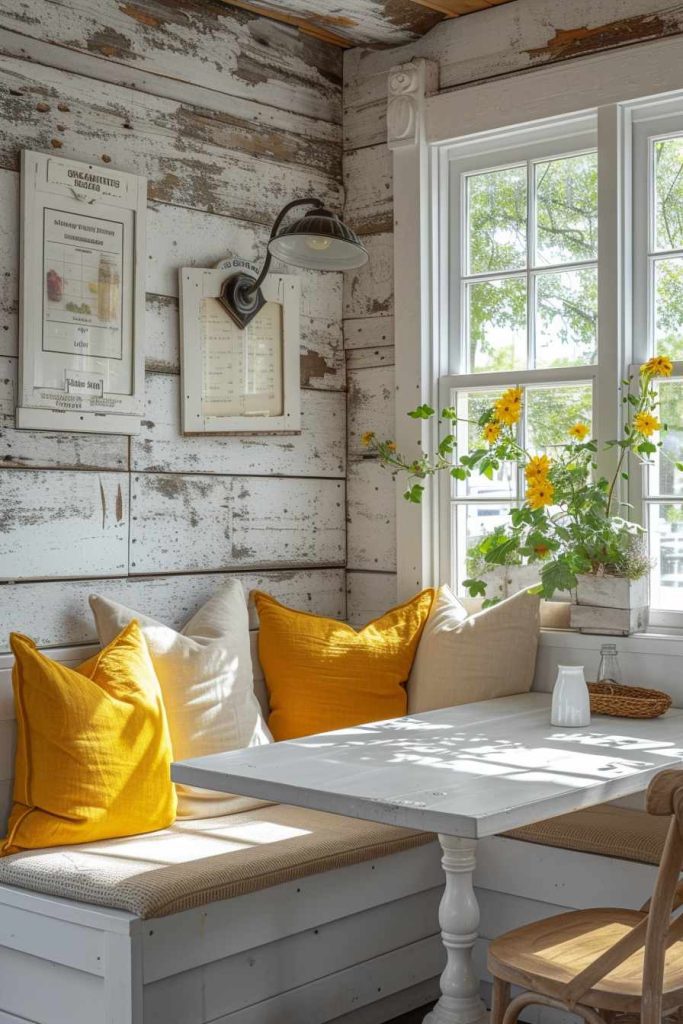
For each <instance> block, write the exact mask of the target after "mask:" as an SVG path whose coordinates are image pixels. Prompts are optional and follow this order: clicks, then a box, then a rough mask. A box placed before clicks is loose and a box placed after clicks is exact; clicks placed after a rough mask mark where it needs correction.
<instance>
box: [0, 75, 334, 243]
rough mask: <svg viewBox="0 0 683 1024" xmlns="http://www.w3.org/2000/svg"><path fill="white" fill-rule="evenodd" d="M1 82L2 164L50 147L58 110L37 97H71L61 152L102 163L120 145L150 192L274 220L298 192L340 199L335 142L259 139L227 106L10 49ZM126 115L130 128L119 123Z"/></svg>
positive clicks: (120, 158) (121, 159)
mask: <svg viewBox="0 0 683 1024" xmlns="http://www.w3.org/2000/svg"><path fill="white" fill-rule="evenodd" d="M10 85H11V87H12V90H13V93H14V94H13V95H12V94H10V92H9V87H10ZM3 87H4V89H5V100H4V107H3V116H4V118H5V122H4V131H2V132H1V133H0V166H2V167H4V168H6V169H10V170H16V169H17V168H18V153H19V150H21V149H23V148H32V149H38V150H47V149H49V148H50V140H51V138H52V126H51V124H50V118H51V116H52V115H51V114H38V113H37V112H36V110H35V101H36V97H37V96H38V97H47V98H49V99H52V100H55V99H66V100H67V102H68V104H69V107H70V113H69V114H68V115H66V117H68V121H67V122H66V132H65V138H64V155H65V156H68V157H70V158H72V159H76V160H86V161H88V162H91V163H96V164H99V163H100V160H101V154H102V152H103V150H105V151H107V152H108V151H109V150H110V149H111V151H112V152H116V154H117V167H119V168H120V169H122V170H126V171H130V172H132V173H136V174H142V175H144V176H145V177H147V179H148V196H149V198H150V199H152V200H154V199H157V200H159V201H162V202H166V203H172V204H174V205H178V206H184V207H192V208H197V209H203V210H207V211H209V212H214V211H215V212H219V213H221V214H223V215H224V216H231V217H235V218H237V219H240V220H243V221H251V222H253V223H257V224H259V223H260V224H264V225H267V226H268V227H270V225H271V223H272V221H273V219H274V217H275V216H276V214H277V213H278V212H279V210H280V209H281V207H282V206H283V205H284V203H285V202H286V201H287V200H288V199H290V198H291V197H292V195H309V194H310V195H318V196H320V197H321V198H322V199H323V200H324V201H325V202H326V203H329V204H331V205H332V206H337V207H339V206H340V202H341V187H340V184H339V167H338V160H339V157H338V153H337V151H336V148H335V147H332V150H331V158H330V160H326V158H325V152H326V150H325V147H324V146H322V145H320V144H319V143H315V144H305V145H303V144H302V145H299V143H298V142H294V141H293V140H290V139H289V137H288V136H287V135H286V133H283V136H282V139H280V138H279V137H278V138H276V137H275V136H271V137H270V138H266V139H265V140H264V143H263V144H261V142H260V141H259V135H260V133H258V134H256V133H254V130H253V128H252V126H250V125H248V124H245V125H237V126H235V125H231V124H229V123H228V121H227V115H221V114H215V113H212V112H210V111H204V110H198V109H197V108H194V107H188V106H185V105H184V104H182V103H178V102H175V101H171V100H164V99H162V98H159V97H152V96H149V95H146V96H144V98H143V97H141V96H139V95H138V94H137V93H135V92H133V91H132V90H130V89H124V88H122V87H120V86H112V85H108V84H103V83H99V82H96V81H93V80H91V79H85V78H80V77H78V76H75V75H66V74H64V73H63V72H61V71H58V70H54V69H52V68H45V67H43V66H39V65H35V64H34V65H30V66H27V65H26V63H25V62H23V61H19V60H15V59H14V58H9V57H6V58H4V59H3V61H2V66H1V67H0V89H1V88H3ZM141 100H143V102H141ZM64 116H65V115H60V117H64ZM124 122H128V123H130V124H131V125H132V126H133V127H132V130H130V131H126V132H125V133H122V131H121V129H122V125H123V123H124ZM290 141H291V142H292V145H290ZM280 143H282V145H281V144H280ZM283 146H284V148H283ZM255 181H258V183H259V187H258V189H255V188H254V182H255Z"/></svg>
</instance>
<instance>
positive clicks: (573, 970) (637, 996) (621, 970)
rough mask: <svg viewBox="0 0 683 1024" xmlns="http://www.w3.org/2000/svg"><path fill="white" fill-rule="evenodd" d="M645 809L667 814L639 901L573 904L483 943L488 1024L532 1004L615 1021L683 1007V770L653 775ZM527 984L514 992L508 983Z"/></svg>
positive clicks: (654, 1019)
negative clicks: (595, 906)
mask: <svg viewBox="0 0 683 1024" xmlns="http://www.w3.org/2000/svg"><path fill="white" fill-rule="evenodd" d="M647 810H648V811H649V813H650V814H660V815H662V814H668V815H671V816H672V817H671V823H670V825H669V831H668V833H667V838H666V843H665V846H664V851H663V853H662V860H661V863H660V866H659V872H658V874H657V880H656V882H655V889H654V893H653V895H652V899H651V900H648V902H647V903H646V904H645V905H644V906H643V907H642V908H641V909H640V910H614V909H600V910H577V911H574V912H572V913H568V914H559V915H557V916H556V917H550V918H546V919H545V920H543V921H537V922H535V923H533V924H529V925H525V926H524V927H523V928H516V929H515V930H514V931H510V932H507V933H506V934H505V935H501V936H500V938H497V939H495V941H493V942H492V943H491V945H490V946H489V955H488V966H489V971H490V972H491V974H492V975H493V979H494V985H493V1008H492V1012H491V1024H515V1022H516V1021H517V1018H518V1016H519V1014H520V1013H521V1011H522V1010H523V1009H524V1008H525V1007H526V1006H530V1005H532V1004H540V1005H543V1006H554V1007H557V1008H558V1009H561V1010H568V1011H569V1012H571V1013H575V1014H578V1015H579V1016H580V1017H582V1018H583V1019H584V1020H585V1021H586V1022H587V1024H613V1022H614V1021H615V1019H616V1018H617V1017H618V1016H619V1015H621V1014H627V1015H628V1014H635V1015H636V1020H638V1019H640V1022H641V1024H661V1021H662V1017H663V1016H665V1017H668V1016H672V1015H675V1014H676V1011H677V1010H678V1008H679V1007H683V914H681V915H680V916H678V917H672V914H673V912H674V911H675V910H677V909H678V907H680V906H681V904H683V883H679V874H680V871H681V867H682V866H683V770H669V771H664V772H661V773H660V774H659V775H657V776H656V777H655V778H654V779H653V780H652V782H651V783H650V787H649V789H648V791H647ZM511 985H518V986H520V987H521V988H523V989H524V990H525V991H524V992H523V993H522V994H521V995H519V996H517V997H516V998H515V999H511V997H510V986H511Z"/></svg>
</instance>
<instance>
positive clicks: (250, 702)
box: [90, 580, 271, 818]
mask: <svg viewBox="0 0 683 1024" xmlns="http://www.w3.org/2000/svg"><path fill="white" fill-rule="evenodd" d="M90 607H91V608H92V611H93V615H94V616H95V624H96V626H97V632H98V635H99V638H100V641H101V642H102V643H103V644H108V643H109V641H110V640H111V639H112V638H113V637H115V636H117V635H118V634H119V633H120V632H121V630H122V629H123V627H124V626H126V625H127V624H128V623H129V622H130V621H131V619H137V621H138V622H139V624H140V628H141V629H142V632H143V634H144V637H145V640H146V641H147V646H148V647H149V653H150V655H151V657H152V663H153V664H154V668H155V670H156V674H157V677H158V679H159V684H160V686H161V693H162V695H163V698H164V704H165V706H166V717H167V718H168V726H169V730H170V733H171V744H172V746H173V758H174V760H176V761H184V760H185V759H186V758H188V757H203V756H204V755H205V754H216V753H219V752H220V751H223V750H238V749H241V748H242V747H253V746H260V745H261V744H262V743H270V742H271V735H270V733H269V731H268V728H267V726H266V724H265V722H264V721H263V716H262V715H261V708H260V706H259V703H258V700H257V699H256V696H255V695H254V680H253V674H252V664H251V645H250V641H249V615H248V612H247V603H246V600H245V597H244V591H243V590H242V586H241V584H240V583H239V582H238V581H237V580H229V581H228V582H227V583H226V584H225V586H223V587H221V589H220V590H219V591H218V592H217V593H216V594H214V595H213V597H212V598H210V600H208V601H207V602H206V604H205V605H203V607H201V608H200V609H199V611H198V612H197V613H196V614H195V615H193V616H192V618H191V619H190V621H189V622H188V623H187V625H186V626H184V627H183V629H182V631H181V632H180V633H178V632H176V630H175V629H171V628H170V627H169V626H164V625H163V624H162V623H161V622H156V621H155V620H154V619H150V618H148V617H147V616H145V615H141V614H140V612H137V611H133V610H132V609H131V608H126V607H124V605H121V604H117V603H116V602H115V601H110V600H108V598H106V597H98V596H97V595H95V594H91V596H90ZM176 788H177V791H178V817H179V818H212V817H216V816H217V815H221V814H238V813H240V812H241V811H248V810H251V809H252V808H253V807H260V806H262V804H263V801H261V800H254V799H252V798H251V797H243V796H234V795H233V794H231V793H216V792H213V791H212V790H206V789H196V788H194V787H192V786H184V785H178V786H177V787H176Z"/></svg>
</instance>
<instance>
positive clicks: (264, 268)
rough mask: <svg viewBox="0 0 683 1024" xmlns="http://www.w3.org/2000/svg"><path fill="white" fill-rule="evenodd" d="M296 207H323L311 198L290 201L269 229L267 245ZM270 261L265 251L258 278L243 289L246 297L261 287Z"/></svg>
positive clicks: (268, 254) (268, 250)
mask: <svg viewBox="0 0 683 1024" xmlns="http://www.w3.org/2000/svg"><path fill="white" fill-rule="evenodd" d="M297 206H315V207H317V208H318V209H320V208H322V206H323V202H322V200H321V199H312V198H311V199H293V200H292V201H291V203H287V205H286V206H283V208H282V209H281V210H280V212H279V213H278V215H277V217H276V218H275V223H274V224H273V226H272V228H271V231H270V238H269V239H268V244H270V243H271V242H272V240H273V239H274V238H275V236H276V235H277V233H278V230H279V228H280V225H281V224H282V222H283V220H284V219H285V217H286V216H287V214H288V213H289V211H290V210H294V209H295V208H296V207H297ZM272 259H273V257H272V256H271V255H270V249H266V258H265V260H264V261H263V266H262V267H261V272H260V274H259V276H258V277H257V278H255V279H254V282H253V284H251V285H250V286H249V287H248V288H245V292H246V293H247V294H248V295H251V294H253V293H254V292H255V291H258V289H259V288H260V287H261V285H262V284H263V282H264V281H265V279H266V277H267V276H268V271H269V270H270V264H271V262H272Z"/></svg>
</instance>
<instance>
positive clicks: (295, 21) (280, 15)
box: [223, 0, 356, 49]
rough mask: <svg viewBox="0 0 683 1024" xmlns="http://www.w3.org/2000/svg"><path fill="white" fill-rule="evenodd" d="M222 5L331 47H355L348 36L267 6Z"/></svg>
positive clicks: (238, 0)
mask: <svg viewBox="0 0 683 1024" xmlns="http://www.w3.org/2000/svg"><path fill="white" fill-rule="evenodd" d="M223 3H227V4H228V5H229V6H230V7H240V8H241V9H242V10H243V11H248V12H249V13H250V14H259V15H260V16H261V17H263V18H270V19H271V21H279V22H281V23H282V24H284V25H291V26H292V27H293V28H298V29H299V31H300V32H304V33H305V34H306V35H307V36H313V37H314V38H315V39H321V40H322V41H323V42H325V43H332V45H333V46H343V47H344V48H345V49H348V48H349V47H351V46H355V45H356V44H355V43H354V41H353V40H352V39H349V38H348V36H342V35H338V34H337V33H336V32H331V31H330V30H329V29H328V28H325V27H323V26H321V25H316V24H315V23H314V22H312V21H308V20H307V19H306V18H298V17H297V16H296V15H295V14H287V13H286V12H285V11H281V10H275V9H274V8H272V7H269V6H268V5H267V4H258V3H256V4H254V3H252V2H251V0H223Z"/></svg>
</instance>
